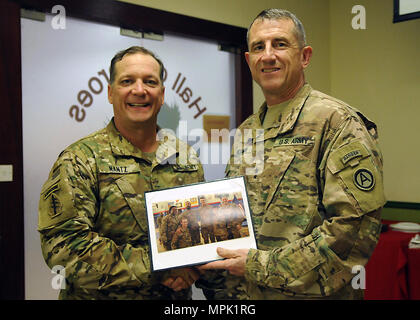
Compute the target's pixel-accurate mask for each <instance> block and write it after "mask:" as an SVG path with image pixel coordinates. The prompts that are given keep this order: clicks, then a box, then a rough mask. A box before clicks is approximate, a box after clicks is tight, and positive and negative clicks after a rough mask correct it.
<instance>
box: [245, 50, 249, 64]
mask: <svg viewBox="0 0 420 320" xmlns="http://www.w3.org/2000/svg"><path fill="white" fill-rule="evenodd" d="M245 60H246V63H248V66H249V52H248V51H247V52H245Z"/></svg>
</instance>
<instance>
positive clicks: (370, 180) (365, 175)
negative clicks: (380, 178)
mask: <svg viewBox="0 0 420 320" xmlns="http://www.w3.org/2000/svg"><path fill="white" fill-rule="evenodd" d="M353 181H354V184H355V185H356V187H358V188H359V189H360V190H363V191H369V190H372V189H373V187H374V186H375V178H374V176H373V174H372V172H371V171H370V170H368V169H364V168H361V169H358V170H356V172H355V173H354V175H353Z"/></svg>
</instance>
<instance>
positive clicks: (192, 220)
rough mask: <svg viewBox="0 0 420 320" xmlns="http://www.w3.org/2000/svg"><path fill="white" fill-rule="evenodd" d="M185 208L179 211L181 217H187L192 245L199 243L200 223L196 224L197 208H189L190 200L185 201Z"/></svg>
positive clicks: (197, 218)
mask: <svg viewBox="0 0 420 320" xmlns="http://www.w3.org/2000/svg"><path fill="white" fill-rule="evenodd" d="M185 206H186V208H185V210H184V212H182V213H181V217H186V218H187V219H188V229H189V231H190V234H191V239H192V242H193V245H196V244H199V243H201V239H200V225H199V224H198V220H199V217H198V210H195V209H191V202H189V201H187V202H185Z"/></svg>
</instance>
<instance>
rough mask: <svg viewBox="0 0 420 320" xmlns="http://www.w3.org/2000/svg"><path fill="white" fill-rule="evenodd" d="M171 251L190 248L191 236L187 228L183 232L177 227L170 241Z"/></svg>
mask: <svg viewBox="0 0 420 320" xmlns="http://www.w3.org/2000/svg"><path fill="white" fill-rule="evenodd" d="M171 244H172V249H181V248H188V247H191V246H192V244H193V243H192V240H191V234H190V231H189V230H188V228H186V229H185V230H184V229H182V228H181V227H179V228H178V229H177V230H176V232H175V234H174V236H173V238H172V241H171Z"/></svg>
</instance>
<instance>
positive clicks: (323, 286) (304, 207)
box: [196, 9, 385, 299]
mask: <svg viewBox="0 0 420 320" xmlns="http://www.w3.org/2000/svg"><path fill="white" fill-rule="evenodd" d="M248 46H249V52H247V53H246V59H247V62H248V64H249V67H250V70H251V73H252V76H253V79H254V80H255V81H256V82H257V83H258V84H259V85H260V86H261V88H262V90H263V93H264V96H265V98H266V102H265V103H264V104H263V105H262V107H261V108H260V109H259V111H258V112H257V113H255V114H253V115H252V116H250V117H249V118H248V119H247V120H245V121H244V123H242V125H241V126H240V128H239V130H238V131H237V136H236V139H235V141H234V146H233V149H232V155H231V159H230V162H229V164H228V166H227V168H226V174H227V176H228V177H233V176H240V175H244V176H245V177H246V186H247V191H248V196H249V203H250V207H251V211H252V219H253V223H254V230H255V234H256V239H257V246H258V249H248V248H245V249H239V250H228V249H223V248H218V254H219V255H220V256H222V257H224V258H227V259H226V260H223V261H216V262H212V263H209V264H207V265H204V266H202V267H200V269H202V270H211V269H221V271H222V273H221V274H220V273H219V272H217V270H215V271H209V272H208V273H206V275H205V277H203V280H200V283H196V285H197V286H198V287H201V288H203V290H204V293H205V294H206V296H207V297H208V298H214V299H220V298H224V299H319V298H329V299H356V298H359V299H360V298H362V296H363V291H362V290H360V289H353V288H352V285H351V280H352V278H353V277H354V276H355V274H353V273H352V268H353V267H355V266H364V265H366V263H367V261H368V259H369V257H370V255H371V254H372V252H373V250H374V248H375V245H376V243H377V241H378V237H379V234H380V228H381V223H380V213H381V209H382V207H383V205H384V203H385V198H384V190H383V182H382V176H383V173H382V166H383V162H382V155H381V151H380V149H379V146H378V135H377V130H376V125H375V124H374V123H373V122H371V121H370V120H368V119H367V118H366V117H365V116H364V115H363V114H362V113H361V112H359V111H358V110H356V109H354V108H352V107H350V106H349V105H348V104H346V103H344V102H342V101H340V100H337V99H335V98H333V97H330V96H328V95H326V94H323V93H321V92H319V91H316V90H314V89H312V88H311V86H310V85H309V84H308V83H306V82H305V77H304V69H305V68H306V67H307V66H308V64H309V60H310V57H311V54H312V48H311V47H309V46H307V45H306V41H305V37H304V31H303V27H302V25H301V23H300V22H299V20H297V18H296V17H295V16H294V15H292V14H290V13H289V12H287V11H283V10H277V9H270V10H265V11H263V12H262V13H261V14H260V15H259V16H257V18H256V19H255V20H254V22H253V23H252V24H251V27H250V29H249V39H248ZM247 131H248V134H249V132H250V131H251V132H252V133H253V136H250V135H247ZM244 137H246V138H245V139H243V140H244V142H242V141H241V140H240V138H244ZM259 148H260V149H259ZM258 149H259V150H261V149H262V152H261V156H258V155H257V157H254V158H252V154H253V153H252V152H251V151H252V150H254V151H255V150H258ZM251 160H254V162H253V163H252V161H251ZM223 270H225V271H223Z"/></svg>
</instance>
